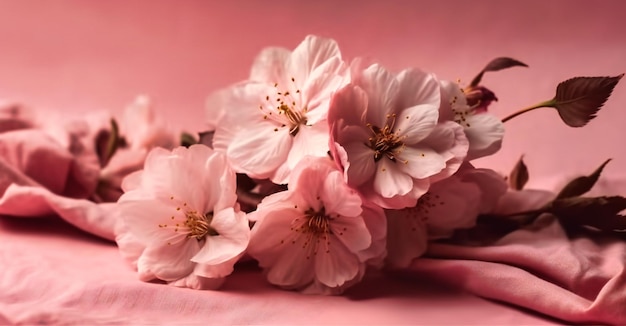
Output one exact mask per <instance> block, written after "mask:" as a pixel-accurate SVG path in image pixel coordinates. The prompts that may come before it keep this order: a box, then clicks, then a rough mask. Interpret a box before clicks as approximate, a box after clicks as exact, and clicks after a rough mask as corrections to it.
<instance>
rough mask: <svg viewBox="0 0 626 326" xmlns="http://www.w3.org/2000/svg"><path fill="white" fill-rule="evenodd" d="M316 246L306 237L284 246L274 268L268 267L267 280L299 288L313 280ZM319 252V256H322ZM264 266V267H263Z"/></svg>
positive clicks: (298, 238) (294, 239) (300, 237)
mask: <svg viewBox="0 0 626 326" xmlns="http://www.w3.org/2000/svg"><path fill="white" fill-rule="evenodd" d="M315 250H316V249H315V246H314V244H312V243H311V242H307V239H306V237H305V236H302V235H301V236H298V237H295V238H293V239H292V240H291V241H289V242H286V243H284V244H282V250H281V251H280V253H279V256H278V257H277V259H276V260H275V262H274V264H272V266H269V267H267V270H268V271H267V280H268V281H269V282H270V283H272V284H275V285H280V286H284V287H289V288H298V287H302V286H304V285H306V284H307V283H310V282H311V281H312V280H313V275H314V271H315V268H314V266H313V262H314V258H315V255H316V252H315ZM321 254H322V253H321V252H317V255H318V256H319V255H321ZM262 266H263V265H262Z"/></svg>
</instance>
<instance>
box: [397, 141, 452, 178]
mask: <svg viewBox="0 0 626 326" xmlns="http://www.w3.org/2000/svg"><path fill="white" fill-rule="evenodd" d="M397 156H398V161H396V165H397V166H398V169H399V170H400V171H402V172H403V173H406V174H408V175H410V176H412V177H413V178H416V179H425V178H428V177H430V176H433V175H435V174H437V173H439V172H441V170H443V169H444V168H445V167H446V158H445V157H442V156H441V155H440V154H439V153H437V152H436V151H434V150H433V149H431V148H428V147H408V146H407V147H405V148H404V149H403V150H402V152H401V153H400V154H398V155H397Z"/></svg>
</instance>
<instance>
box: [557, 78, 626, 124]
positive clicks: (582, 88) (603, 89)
mask: <svg viewBox="0 0 626 326" xmlns="http://www.w3.org/2000/svg"><path fill="white" fill-rule="evenodd" d="M623 76H624V74H621V75H619V76H615V77H574V78H571V79H568V80H566V81H564V82H562V83H560V84H559V85H558V86H557V88H556V95H555V97H554V99H553V100H552V101H553V103H552V104H553V105H551V106H552V107H554V108H556V109H557V111H558V112H559V115H560V116H561V119H562V120H563V122H565V123H566V124H567V125H568V126H570V127H582V126H584V125H586V124H587V123H588V122H589V121H591V120H592V119H593V118H595V117H596V113H598V111H599V110H600V108H602V106H603V105H604V103H605V102H606V100H607V99H608V98H609V96H611V93H612V92H613V89H614V88H615V86H616V85H617V83H618V82H619V81H620V79H622V77H623Z"/></svg>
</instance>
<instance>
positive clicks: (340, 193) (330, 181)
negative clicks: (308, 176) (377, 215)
mask: <svg viewBox="0 0 626 326" xmlns="http://www.w3.org/2000/svg"><path fill="white" fill-rule="evenodd" d="M321 198H322V201H323V202H324V208H325V209H326V213H327V214H337V215H340V216H349V217H357V216H360V215H361V197H359V195H358V194H357V193H356V192H355V191H354V190H352V189H351V188H349V187H348V185H346V184H345V183H344V181H343V176H342V174H341V172H339V171H336V170H335V171H331V172H330V173H327V176H326V177H325V178H324V181H323V190H322V193H321Z"/></svg>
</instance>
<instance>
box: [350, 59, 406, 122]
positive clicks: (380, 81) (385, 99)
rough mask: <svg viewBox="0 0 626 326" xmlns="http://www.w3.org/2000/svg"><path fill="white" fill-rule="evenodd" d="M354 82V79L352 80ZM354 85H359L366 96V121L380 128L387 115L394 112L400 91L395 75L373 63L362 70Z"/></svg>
mask: <svg viewBox="0 0 626 326" xmlns="http://www.w3.org/2000/svg"><path fill="white" fill-rule="evenodd" d="M353 82H354V81H353ZM355 83H356V85H358V86H359V87H361V88H362V89H363V90H364V91H365V93H367V97H368V107H367V121H366V122H368V123H371V124H372V125H374V126H377V127H379V128H382V127H383V126H384V125H385V124H386V122H387V115H388V114H391V113H398V112H396V111H397V109H403V108H398V107H397V104H396V101H397V97H398V92H399V91H400V89H399V85H398V82H397V81H396V79H395V77H394V76H393V75H392V74H391V73H389V72H388V71H387V70H385V68H383V67H381V66H379V65H378V64H374V65H371V66H369V67H368V68H366V69H365V70H363V71H362V72H361V73H360V75H359V76H358V77H356V82H355Z"/></svg>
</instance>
